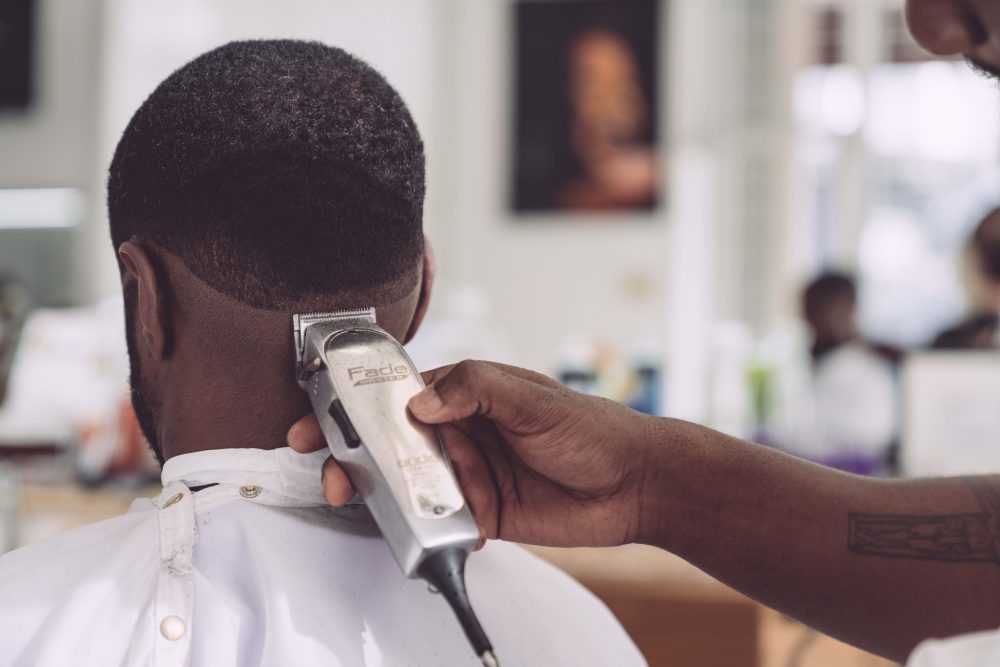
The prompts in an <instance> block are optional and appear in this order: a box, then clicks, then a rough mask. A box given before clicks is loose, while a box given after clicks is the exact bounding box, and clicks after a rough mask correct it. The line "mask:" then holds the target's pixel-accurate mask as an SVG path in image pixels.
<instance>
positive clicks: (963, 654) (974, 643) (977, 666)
mask: <svg viewBox="0 0 1000 667" xmlns="http://www.w3.org/2000/svg"><path fill="white" fill-rule="evenodd" d="M906 665H907V667H997V665H1000V632H998V631H996V630H990V631H988V632H977V633H974V634H971V635H963V636H961V637H955V638H953V639H943V640H942V639H934V640H930V641H926V642H924V643H923V644H921V645H920V646H918V647H917V648H916V650H914V651H913V654H912V655H911V656H910V659H909V661H908V662H907V663H906Z"/></svg>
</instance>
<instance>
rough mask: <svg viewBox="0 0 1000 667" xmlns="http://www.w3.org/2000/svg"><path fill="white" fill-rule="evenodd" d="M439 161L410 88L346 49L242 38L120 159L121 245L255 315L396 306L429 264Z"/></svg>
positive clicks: (208, 62) (143, 120)
mask: <svg viewBox="0 0 1000 667" xmlns="http://www.w3.org/2000/svg"><path fill="white" fill-rule="evenodd" d="M423 197H424V156H423V146H422V143H421V140H420V135H419V134H418V132H417V129H416V126H415V124H414V122H413V119H412V118H411V117H410V114H409V112H408V110H407V108H406V106H405V104H404V103H403V101H402V99H400V97H399V95H398V94H397V93H396V91H395V90H393V89H392V87H391V86H389V84H388V83H387V82H386V81H385V79H384V78H383V77H382V76H381V75H379V74H378V73H377V72H375V71H374V70H373V69H372V68H371V67H369V66H368V65H366V64H365V63H363V62H361V61H360V60H358V59H356V58H354V57H352V56H350V55H349V54H347V53H345V52H344V51H341V50H340V49H337V48H333V47H329V46H325V45H322V44H319V43H315V42H301V41H290V40H269V41H245V42H232V43H229V44H226V45H224V46H221V47H219V48H217V49H214V50H212V51H209V52H208V53H206V54H204V55H202V56H200V57H198V58H196V59H195V60H193V61H191V62H190V63H188V64H187V65H185V66H184V67H182V68H181V69H179V70H177V71H176V72H174V73H173V74H172V75H171V76H169V77H168V78H167V79H166V80H164V81H163V83H161V84H160V85H159V86H158V87H157V88H156V90H155V91H153V93H152V94H151V95H150V96H149V98H148V99H147V100H146V101H145V102H144V103H143V105H142V106H141V107H140V108H139V110H138V111H137V112H136V113H135V115H134V116H133V117H132V120H131V122H130V123H129V125H128V127H127V128H126V130H125V132H124V134H123V136H122V138H121V141H120V142H119V144H118V148H117V150H116V151H115V156H114V159H113V161H112V163H111V169H110V175H109V179H108V211H109V217H110V222H111V237H112V242H113V243H114V246H115V248H118V247H119V246H120V245H121V244H122V243H123V242H125V241H128V240H130V239H133V238H134V239H138V240H139V241H141V242H144V243H146V244H149V245H150V246H152V248H153V249H154V250H161V251H166V252H168V253H171V254H172V255H174V256H176V257H177V258H179V259H180V260H181V262H183V264H184V265H185V266H186V267H187V268H188V269H189V270H190V271H191V273H193V274H194V275H195V276H197V277H198V278H199V279H201V280H202V281H203V282H204V283H206V284H207V285H208V286H210V287H212V288H213V289H215V290H216V291H218V292H221V293H223V294H225V295H227V296H229V297H232V298H233V299H235V300H236V301H238V302H240V303H242V304H244V305H247V306H251V307H254V308H264V309H269V310H280V311H286V312H293V311H295V310H296V309H297V308H298V307H299V306H300V305H301V304H303V303H308V302H313V303H315V302H316V301H317V300H321V299H322V298H325V297H331V296H334V295H335V296H336V298H335V299H334V301H335V302H337V303H345V302H348V301H351V302H356V303H357V305H379V304H382V303H388V302H390V301H392V300H394V299H396V298H399V297H401V296H403V295H405V294H406V292H407V291H408V290H409V289H410V288H411V287H412V284H413V283H414V281H415V280H416V275H417V272H418V270H419V266H420V259H421V257H422V243H423V234H422V231H421V227H422V208H423Z"/></svg>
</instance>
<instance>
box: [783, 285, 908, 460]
mask: <svg viewBox="0 0 1000 667" xmlns="http://www.w3.org/2000/svg"><path fill="white" fill-rule="evenodd" d="M802 311H803V315H804V317H805V320H806V323H807V324H808V325H809V329H810V331H811V333H812V347H811V348H810V353H811V357H812V362H813V364H812V384H811V390H812V392H811V395H810V396H808V397H805V398H806V400H804V401H803V410H804V411H805V412H806V413H807V414H805V415H802V417H803V418H804V419H805V420H806V422H807V423H808V425H806V424H802V425H800V427H799V428H798V430H797V432H798V433H799V434H800V437H803V438H811V439H813V440H815V441H816V442H813V443H811V445H810V447H809V448H810V449H811V450H812V452H813V455H812V457H811V458H813V459H814V460H816V461H818V462H820V463H823V464H825V465H830V466H833V467H835V468H838V469H840V470H846V471H849V472H856V473H859V474H874V473H879V472H884V471H894V469H895V451H896V447H895V442H896V438H897V431H898V414H897V413H898V410H897V401H898V398H897V387H896V378H895V369H894V368H893V365H892V363H891V362H890V361H889V360H887V359H886V357H885V356H883V355H881V354H879V353H878V352H877V350H876V348H875V347H873V346H872V345H869V344H868V343H866V342H865V341H863V340H862V339H861V335H860V333H859V331H858V323H857V320H858V318H857V288H856V287H855V283H854V279H853V278H852V277H851V276H849V275H847V274H844V273H833V272H830V273H824V274H823V275H820V276H819V277H817V278H816V279H815V280H813V281H812V282H811V283H809V285H808V286H807V287H806V289H805V290H804V291H803V293H802ZM810 399H811V400H810ZM810 403H811V405H810ZM810 418H811V419H810Z"/></svg>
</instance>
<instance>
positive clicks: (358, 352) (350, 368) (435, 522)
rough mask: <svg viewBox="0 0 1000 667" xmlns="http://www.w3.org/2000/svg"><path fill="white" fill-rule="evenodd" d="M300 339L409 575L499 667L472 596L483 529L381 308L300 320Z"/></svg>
mask: <svg viewBox="0 0 1000 667" xmlns="http://www.w3.org/2000/svg"><path fill="white" fill-rule="evenodd" d="M293 329H294V334H295V348H296V362H297V363H296V374H297V378H298V382H299V385H300V386H301V387H302V389H303V390H305V391H306V392H307V393H308V394H309V398H310V401H311V402H312V406H313V410H314V412H315V413H316V418H317V419H318V420H319V425H320V428H321V429H322V431H323V435H324V437H325V438H326V442H327V445H328V446H329V449H330V452H331V453H332V454H333V457H334V458H335V459H336V460H337V462H338V463H339V464H340V466H341V468H343V469H344V472H346V473H347V476H348V478H350V480H351V483H352V484H353V485H354V488H355V490H356V491H357V493H358V496H359V497H360V498H361V500H362V501H364V503H365V505H367V507H368V509H369V511H370V512H371V514H372V517H373V518H374V519H375V522H376V523H377V524H378V526H379V529H380V530H381V531H382V535H383V537H384V538H385V541H386V542H387V543H388V545H389V549H390V550H391V551H392V554H393V556H394V557H395V559H396V562H397V563H398V564H399V567H400V569H401V570H402V571H403V574H404V575H405V576H407V577H409V578H416V577H421V578H423V579H425V580H427V582H428V583H429V584H430V585H431V586H432V590H434V589H436V590H437V591H439V592H441V593H442V594H443V595H444V596H445V598H446V599H447V600H448V603H449V604H450V605H451V607H452V609H454V611H455V613H456V615H457V616H458V620H459V622H460V623H461V625H462V629H463V630H464V631H465V634H466V636H468V638H469V640H470V642H471V643H472V646H473V648H474V649H475V651H476V654H477V655H478V656H479V657H480V658H481V659H482V661H483V664H485V665H496V664H497V662H496V658H495V657H494V655H493V649H492V646H491V645H490V642H489V639H487V637H486V635H485V633H484V632H483V630H482V628H481V627H480V625H479V622H478V621H477V620H476V617H475V614H474V613H473V611H472V608H471V606H470V604H469V600H468V596H467V594H466V591H465V581H464V569H465V559H466V557H467V556H468V554H469V553H470V552H471V551H472V550H473V548H474V547H475V545H476V542H477V541H478V540H479V531H478V528H477V527H476V523H475V521H474V520H473V518H472V513H471V512H470V511H469V507H468V505H467V504H466V502H465V498H464V497H463V495H462V491H461V488H460V487H459V485H458V481H457V480H456V479H455V475H454V473H453V472H452V469H451V465H450V462H449V460H448V458H447V452H446V451H445V449H444V447H443V446H442V442H441V440H440V436H439V434H438V431H437V428H435V427H433V426H428V425H426V424H422V423H421V422H419V421H417V420H415V419H414V418H413V417H412V415H410V413H409V411H408V410H407V408H406V405H407V402H408V401H409V400H410V398H412V397H413V396H414V395H415V394H417V393H418V392H419V391H420V390H421V389H423V388H424V382H423V380H422V379H421V377H420V373H418V372H417V370H416V368H415V367H414V365H413V362H412V361H410V358H409V356H408V355H407V354H406V352H405V351H404V350H403V347H402V345H400V344H399V342H397V341H396V339H395V338H393V337H392V336H391V335H390V334H388V333H387V332H386V331H385V330H383V329H382V328H381V327H379V326H378V325H377V324H376V322H375V309H374V308H368V309H360V310H349V311H338V312H332V313H309V314H301V315H295V316H293Z"/></svg>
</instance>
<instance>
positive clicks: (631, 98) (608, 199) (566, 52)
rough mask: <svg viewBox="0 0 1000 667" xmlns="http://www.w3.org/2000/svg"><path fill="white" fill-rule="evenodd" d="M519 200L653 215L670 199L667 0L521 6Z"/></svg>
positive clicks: (514, 191)
mask: <svg viewBox="0 0 1000 667" xmlns="http://www.w3.org/2000/svg"><path fill="white" fill-rule="evenodd" d="M513 7H514V12H515V17H514V22H513V23H514V30H515V35H514V59H515V63H514V96H515V101H514V131H513V147H512V151H511V154H512V159H511V161H510V164H511V168H512V172H513V173H512V174H511V177H510V183H511V204H512V208H513V209H514V211H516V212H518V213H545V212H558V211H564V212H573V211H576V212H580V211H604V212H614V211H644V210H650V209H653V208H655V207H656V206H657V204H658V203H659V202H660V199H661V192H660V189H661V187H662V179H661V178H660V173H659V168H660V167H659V162H658V155H659V152H660V147H659V145H658V140H659V132H658V128H657V120H658V118H659V110H658V107H659V100H658V86H657V81H658V69H659V68H658V65H659V62H658V52H659V49H658V44H657V37H658V34H659V29H660V25H659V2H658V0H518V1H517V2H515V3H514V5H513Z"/></svg>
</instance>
